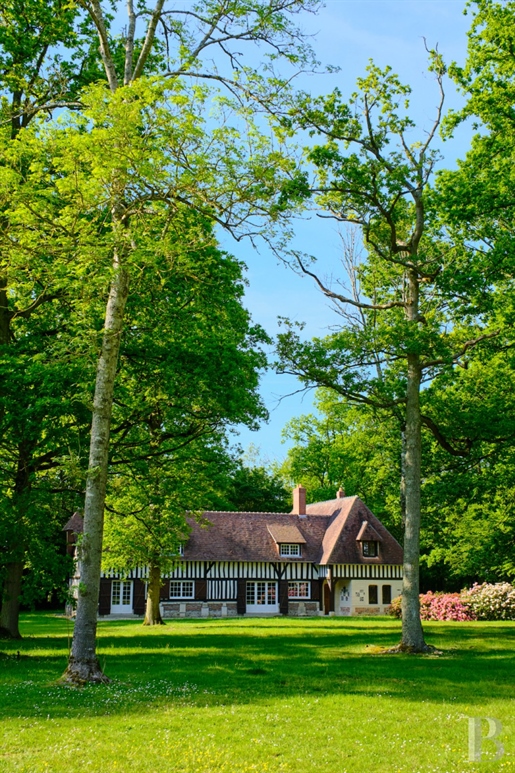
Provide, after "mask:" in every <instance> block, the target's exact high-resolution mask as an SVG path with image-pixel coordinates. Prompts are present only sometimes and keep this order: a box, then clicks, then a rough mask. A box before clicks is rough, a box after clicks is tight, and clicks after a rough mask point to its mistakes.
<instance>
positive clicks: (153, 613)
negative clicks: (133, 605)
mask: <svg viewBox="0 0 515 773" xmlns="http://www.w3.org/2000/svg"><path fill="white" fill-rule="evenodd" d="M160 592H161V570H160V569H159V567H158V566H154V565H151V567H150V572H149V578H148V593H147V606H146V608H145V619H144V620H143V625H164V622H163V618H162V617H161V610H160V609H159V598H160Z"/></svg>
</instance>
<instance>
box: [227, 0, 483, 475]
mask: <svg viewBox="0 0 515 773" xmlns="http://www.w3.org/2000/svg"><path fill="white" fill-rule="evenodd" d="M463 9H464V2H463V0H326V4H325V7H324V9H323V10H322V11H321V12H320V14H318V15H317V16H312V15H308V14H306V16H305V17H304V19H303V28H304V30H305V31H306V32H307V33H309V34H313V35H314V36H315V37H314V38H313V47H314V49H315V51H316V53H317V56H318V58H319V59H320V60H321V61H322V62H323V63H325V64H332V65H337V66H338V67H339V68H340V71H339V72H338V73H337V74H331V75H317V76H303V77H302V79H301V80H298V82H297V83H298V86H299V87H300V88H303V89H305V90H309V91H311V92H313V93H319V94H323V93H326V92H329V91H331V90H332V89H333V88H334V87H335V86H338V87H339V88H340V90H341V91H342V93H343V94H344V95H345V94H349V95H350V94H351V92H352V91H353V90H354V86H355V82H356V78H358V77H360V76H361V75H363V74H364V72H365V68H366V66H367V64H368V61H369V60H370V59H373V60H374V62H375V63H376V64H378V65H380V66H382V67H383V66H386V65H390V66H391V67H392V68H393V70H394V72H396V73H397V74H398V75H399V76H400V78H401V80H402V81H403V82H405V83H409V84H410V86H411V87H412V91H413V93H412V100H411V103H412V108H413V110H412V116H413V117H414V118H415V119H416V121H417V123H418V126H419V127H420V130H421V131H423V130H424V129H427V128H429V127H430V125H431V122H432V120H433V118H434V115H435V108H436V104H437V97H438V94H437V90H436V86H435V83H434V79H433V76H432V75H431V73H428V72H427V55H426V51H425V49H424V40H423V38H424V37H425V38H426V40H427V43H428V46H429V47H434V46H435V45H436V44H438V48H439V51H440V52H441V53H442V54H443V56H444V58H445V60H446V61H447V62H450V61H452V60H456V61H458V62H463V61H464V58H465V53H466V44H467V38H466V33H467V30H468V28H469V26H470V21H471V19H470V16H464V14H463ZM446 92H447V107H451V106H452V107H456V106H458V105H459V104H460V98H459V96H458V95H457V94H456V93H455V91H454V89H453V87H452V85H451V84H450V83H448V84H447V85H446ZM418 136H420V135H419V134H417V135H415V136H414V139H415V137H418ZM468 138H469V130H468V129H467V128H463V129H462V130H461V131H460V132H458V134H457V135H456V137H455V139H454V140H453V141H451V142H448V143H445V144H444V145H443V146H442V152H443V154H444V157H445V165H447V166H452V165H453V164H454V162H455V160H456V158H459V157H460V156H463V155H464V153H465V152H466V149H467V145H468ZM335 226H336V224H335V223H334V222H333V221H323V222H321V221H320V220H319V219H317V218H315V217H311V218H309V219H306V221H305V222H302V223H299V228H298V232H297V236H296V238H297V246H299V247H300V248H301V249H303V250H304V251H306V252H309V253H311V254H313V255H315V256H316V257H317V259H318V263H319V271H320V273H321V275H322V276H329V275H333V276H337V275H338V267H339V249H338V234H337V230H336V227H335ZM224 246H225V247H226V249H228V250H230V251H231V252H232V253H233V254H235V255H236V256H237V257H238V258H240V259H241V260H243V261H244V262H245V263H246V265H247V267H248V273H247V278H248V280H249V287H248V290H247V293H246V306H247V308H248V309H249V310H250V312H251V314H252V316H253V319H254V321H255V322H258V323H260V324H261V325H262V326H263V327H264V328H265V329H266V330H267V332H268V333H270V334H271V335H275V334H276V333H277V330H278V324H277V318H278V316H281V317H288V318H290V319H292V320H296V321H299V322H301V321H302V322H305V323H306V328H305V331H306V334H307V335H308V336H309V337H312V336H317V335H322V336H323V335H325V334H327V333H328V332H329V328H330V326H331V325H334V324H336V322H337V317H336V316H335V314H334V311H332V309H331V307H330V305H329V303H328V302H327V301H326V300H325V299H324V298H323V297H322V296H321V295H320V293H319V292H318V291H317V290H316V288H315V287H314V286H313V283H312V281H311V280H310V279H309V278H308V277H300V276H298V275H297V274H295V273H294V272H293V271H292V270H291V269H289V268H288V267H286V266H284V265H282V264H280V263H278V262H277V259H276V258H275V257H274V256H273V255H272V254H271V253H270V252H269V251H267V250H266V249H265V247H264V246H263V248H262V249H260V250H259V252H256V251H255V250H253V249H252V248H251V246H250V245H249V244H248V243H247V244H237V245H235V244H234V243H229V242H227V243H225V245H224ZM299 386H300V385H299V383H298V382H297V381H296V379H294V378H292V377H289V376H280V375H277V374H275V373H273V372H268V373H267V374H265V376H264V377H263V379H262V385H261V393H262V396H263V399H264V401H265V403H266V406H267V408H268V410H269V412H270V421H269V423H268V424H267V425H263V426H262V428H261V429H260V430H259V431H258V432H250V431H249V430H247V429H246V428H242V429H241V430H240V434H239V437H238V438H237V441H238V442H239V443H240V444H241V445H242V446H243V448H244V449H247V448H248V447H249V446H250V445H254V446H256V447H257V448H258V449H259V454H260V456H261V458H262V459H263V460H265V461H272V460H279V461H280V460H281V459H282V458H284V455H285V453H286V450H287V447H288V445H287V444H282V443H281V432H282V429H283V427H284V426H285V424H286V423H287V422H288V421H289V420H290V419H291V418H293V417H295V416H299V415H301V414H303V413H310V412H311V411H312V394H310V393H305V394H304V395H300V394H296V395H294V396H291V397H287V396H286V395H288V394H290V393H293V392H296V391H297V390H298V389H299Z"/></svg>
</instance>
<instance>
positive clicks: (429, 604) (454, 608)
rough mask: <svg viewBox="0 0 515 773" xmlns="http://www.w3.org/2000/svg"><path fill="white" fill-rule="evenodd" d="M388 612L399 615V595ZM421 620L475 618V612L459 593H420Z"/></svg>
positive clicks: (395, 615)
mask: <svg viewBox="0 0 515 773" xmlns="http://www.w3.org/2000/svg"><path fill="white" fill-rule="evenodd" d="M389 613H390V614H391V615H393V616H394V617H399V618H400V617H401V616H402V614H401V597H400V596H399V597H398V598H396V599H393V601H392V603H391V605H390V610H389ZM420 617H421V619H422V620H460V621H463V620H475V619H476V618H475V614H474V612H473V610H472V608H471V606H470V605H469V604H468V602H467V601H466V600H464V599H463V598H461V597H460V594H459V593H433V592H432V591H428V593H422V594H421V595H420Z"/></svg>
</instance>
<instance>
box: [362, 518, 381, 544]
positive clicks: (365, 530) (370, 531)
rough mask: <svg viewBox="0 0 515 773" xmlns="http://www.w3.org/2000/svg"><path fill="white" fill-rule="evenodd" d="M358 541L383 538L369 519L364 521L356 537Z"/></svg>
mask: <svg viewBox="0 0 515 773" xmlns="http://www.w3.org/2000/svg"><path fill="white" fill-rule="evenodd" d="M356 540H357V541H358V542H382V541H383V538H382V537H381V535H380V534H378V533H377V532H376V530H375V529H374V527H373V526H372V524H371V523H369V522H368V521H363V523H362V524H361V529H360V530H359V532H358V536H357V537H356Z"/></svg>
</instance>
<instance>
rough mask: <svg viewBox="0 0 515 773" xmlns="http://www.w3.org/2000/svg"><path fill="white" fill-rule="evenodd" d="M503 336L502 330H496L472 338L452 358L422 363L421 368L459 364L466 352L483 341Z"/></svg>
mask: <svg viewBox="0 0 515 773" xmlns="http://www.w3.org/2000/svg"><path fill="white" fill-rule="evenodd" d="M500 334H501V331H500V330H494V331H493V333H485V334H484V335H481V336H478V337H477V338H471V339H470V340H469V341H466V342H465V343H464V344H463V346H462V348H461V349H460V350H459V352H456V354H453V355H451V356H450V357H442V358H441V359H438V360H428V361H427V362H422V363H421V365H420V367H421V368H423V369H425V368H434V367H436V366H437V365H448V364H449V363H451V362H457V361H458V360H459V359H460V357H463V355H464V354H466V352H468V350H469V349H473V348H474V347H475V346H477V344H479V343H481V341H487V340H489V339H491V338H496V337H497V336H498V335H500Z"/></svg>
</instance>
